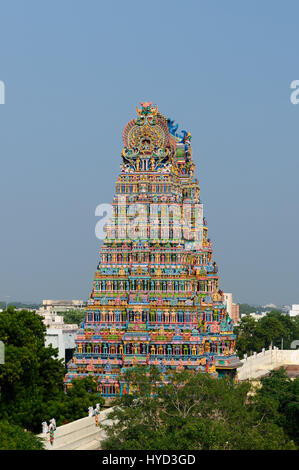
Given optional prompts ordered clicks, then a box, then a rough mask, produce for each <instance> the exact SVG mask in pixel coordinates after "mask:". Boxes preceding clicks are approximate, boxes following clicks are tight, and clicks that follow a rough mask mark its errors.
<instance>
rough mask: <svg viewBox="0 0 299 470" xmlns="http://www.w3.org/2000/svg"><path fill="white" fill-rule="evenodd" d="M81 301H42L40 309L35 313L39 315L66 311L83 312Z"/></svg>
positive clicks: (83, 305)
mask: <svg viewBox="0 0 299 470" xmlns="http://www.w3.org/2000/svg"><path fill="white" fill-rule="evenodd" d="M84 307H85V302H83V300H43V304H42V306H41V308H40V309H39V310H38V311H37V313H39V314H40V315H45V314H55V315H57V314H58V313H61V312H66V311H67V310H83V309H84Z"/></svg>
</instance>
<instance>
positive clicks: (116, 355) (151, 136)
mask: <svg viewBox="0 0 299 470" xmlns="http://www.w3.org/2000/svg"><path fill="white" fill-rule="evenodd" d="M123 141H124V148H123V151H122V162H121V173H120V175H119V177H118V179H117V182H116V194H115V197H114V200H113V204H112V207H113V210H112V216H111V219H110V221H109V223H108V224H107V225H106V238H105V240H104V243H103V245H102V248H101V251H100V261H99V264H98V267H97V270H96V273H95V277H94V283H93V289H92V292H91V295H90V298H89V301H88V305H87V307H86V318H85V320H84V322H83V323H82V324H81V325H80V328H79V332H78V335H77V338H76V351H75V354H74V357H73V359H72V360H71V361H70V362H69V363H68V373H67V375H66V377H65V384H66V388H67V387H68V386H70V385H71V380H72V379H73V378H75V377H77V376H80V377H81V376H83V377H84V376H86V375H88V374H92V375H95V376H96V377H97V379H98V383H99V391H100V392H101V393H102V394H103V396H115V395H121V394H124V393H128V392H129V390H127V385H126V384H125V383H124V381H123V375H122V374H123V372H124V370H125V368H126V367H132V366H134V365H137V364H143V365H157V366H158V367H159V368H160V369H161V370H162V371H163V372H164V373H165V374H166V376H167V370H169V369H177V368H179V369H181V368H188V369H194V370H197V371H202V372H207V373H209V374H212V375H213V376H215V377H217V376H221V375H223V374H229V375H232V376H234V374H235V371H236V367H238V365H239V361H238V358H237V357H236V355H235V335H234V334H233V323H232V320H231V319H230V317H229V315H228V313H227V311H226V307H225V305H224V302H223V292H222V291H221V290H220V289H219V279H218V268H217V265H216V263H215V262H213V260H212V244H211V240H210V239H209V238H208V227H207V222H206V219H205V217H204V216H203V205H202V203H201V201H200V188H199V184H198V181H197V179H194V171H195V165H194V163H193V160H192V148H191V144H190V141H191V135H190V133H189V132H186V131H181V132H178V126H177V125H175V123H174V121H171V120H170V119H167V118H166V117H164V116H163V115H162V114H161V113H160V112H159V111H158V108H157V106H153V105H152V103H141V108H137V118H136V119H133V120H131V121H130V122H129V123H128V124H127V125H126V127H125V129H124V132H123Z"/></svg>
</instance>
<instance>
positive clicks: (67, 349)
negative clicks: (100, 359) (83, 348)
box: [45, 317, 78, 362]
mask: <svg viewBox="0 0 299 470" xmlns="http://www.w3.org/2000/svg"><path fill="white" fill-rule="evenodd" d="M61 318H62V317H61ZM77 331H78V326H77V325H62V326H61V327H60V328H59V327H55V328H53V327H51V328H47V333H46V340H45V346H49V345H50V344H51V345H52V346H53V348H58V359H63V360H64V361H65V362H68V361H69V360H70V359H71V357H72V353H73V350H74V349H75V347H76V344H75V339H76V335H77Z"/></svg>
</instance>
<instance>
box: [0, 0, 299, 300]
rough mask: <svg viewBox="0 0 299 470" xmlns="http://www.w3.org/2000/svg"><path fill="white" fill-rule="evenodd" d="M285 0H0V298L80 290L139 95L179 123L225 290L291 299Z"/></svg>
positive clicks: (293, 125) (297, 26)
mask: <svg viewBox="0 0 299 470" xmlns="http://www.w3.org/2000/svg"><path fill="white" fill-rule="evenodd" d="M298 18H299V4H298V2H297V1H286V2H277V1H275V2H274V1H270V0H268V1H266V0H264V1H253V0H250V1H247V2H245V1H242V2H240V1H237V0H236V1H231V0H227V1H225V2H224V1H222V0H219V1H213V2H207V1H198V0H196V1H188V2H181V1H180V2H179V1H175V0H172V1H156V0H151V1H147V2H145V1H130V0H127V1H125V2H124V1H109V2H104V1H99V0H97V1H93V0H88V1H86V2H83V1H76V0H62V1H61V0H60V1H55V0H51V1H50V0H47V1H42V2H41V1H40V0H36V1H33V0H26V1H17V0H13V1H11V0H10V1H8V0H6V1H2V2H1V7H0V80H2V81H4V82H5V85H6V104H5V105H0V177H1V181H0V224H1V230H0V300H5V296H10V299H9V300H22V301H40V300H41V299H44V298H83V299H86V298H87V297H88V296H89V292H90V290H91V287H92V279H93V274H94V271H95V269H96V266H97V262H98V251H99V249H100V242H99V240H97V238H96V237H95V234H94V227H95V224H96V222H97V218H96V217H95V215H94V210H95V207H96V206H97V205H98V204H100V203H101V202H111V200H112V197H113V194H114V190H115V181H116V178H117V176H118V174H119V164H120V160H121V157H120V154H121V149H122V140H121V134H122V130H123V128H124V126H125V124H126V123H127V122H128V120H130V119H132V118H133V117H135V114H136V112H135V107H136V105H137V104H138V103H139V101H141V100H149V101H153V102H154V103H157V104H158V106H159V109H160V110H161V112H162V113H163V114H165V115H166V116H169V117H171V118H172V119H175V120H176V121H177V122H178V123H179V124H180V126H181V128H183V129H187V130H189V131H190V132H191V134H192V146H193V156H194V161H195V163H196V166H197V168H196V176H197V177H198V178H199V181H200V185H201V198H202V201H203V203H204V210H205V215H206V216H207V220H208V224H209V236H210V238H211V239H212V241H213V243H214V250H215V252H214V255H215V260H216V261H217V263H218V266H219V270H220V276H221V279H220V287H221V288H222V289H223V290H224V291H227V292H232V293H233V295H234V296H235V299H236V300H237V301H241V302H249V303H250V302H252V303H268V302H274V303H278V304H283V303H287V304H290V303H295V302H297V303H298V302H299V282H298V281H299V250H298V242H299V191H298V176H299V163H298V144H299V138H298V136H299V132H298V131H299V105H297V106H296V105H292V104H291V103H290V92H291V90H290V83H291V81H293V80H295V79H299V61H298V59H299V57H298V55H299V53H298V44H299V20H298Z"/></svg>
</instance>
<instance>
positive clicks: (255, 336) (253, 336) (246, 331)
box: [234, 310, 299, 358]
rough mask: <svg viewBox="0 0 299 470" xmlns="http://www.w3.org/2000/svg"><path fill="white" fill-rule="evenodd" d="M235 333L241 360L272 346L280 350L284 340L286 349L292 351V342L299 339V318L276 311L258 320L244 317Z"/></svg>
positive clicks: (236, 327) (247, 316)
mask: <svg viewBox="0 0 299 470" xmlns="http://www.w3.org/2000/svg"><path fill="white" fill-rule="evenodd" d="M234 332H235V333H236V335H237V342H236V348H237V353H238V355H239V357H240V358H242V357H243V356H244V354H245V353H246V354H250V353H253V352H254V351H256V352H260V351H261V350H262V349H263V348H268V347H269V346H270V345H271V344H272V345H273V346H277V347H279V348H280V347H281V344H282V340H283V347H284V349H290V346H291V343H292V341H294V340H296V339H298V338H299V318H297V317H295V318H291V317H290V316H289V315H283V314H282V313H281V312H279V311H275V310H274V311H272V312H269V313H268V314H267V315H265V316H264V317H262V318H260V319H258V320H256V319H255V318H253V317H251V316H250V315H244V316H243V317H242V318H241V320H240V322H239V323H238V325H236V326H235V328H234Z"/></svg>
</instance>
